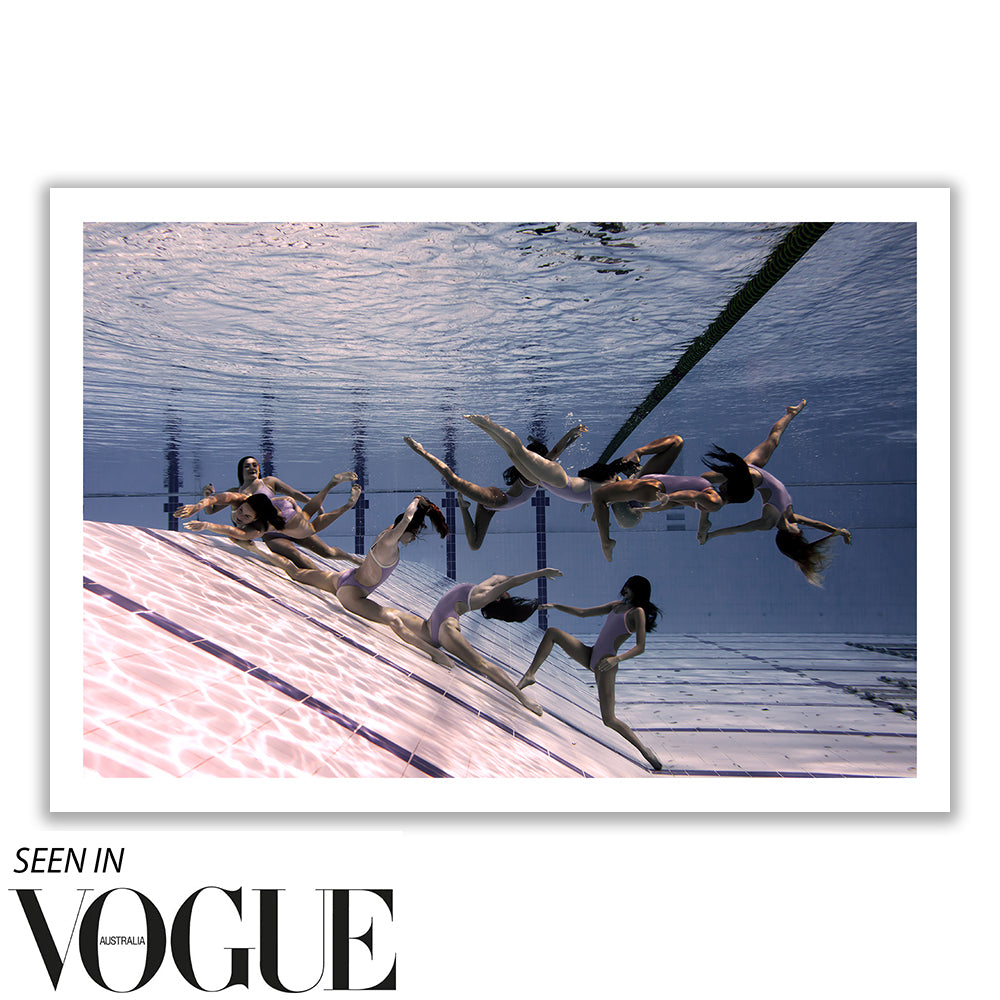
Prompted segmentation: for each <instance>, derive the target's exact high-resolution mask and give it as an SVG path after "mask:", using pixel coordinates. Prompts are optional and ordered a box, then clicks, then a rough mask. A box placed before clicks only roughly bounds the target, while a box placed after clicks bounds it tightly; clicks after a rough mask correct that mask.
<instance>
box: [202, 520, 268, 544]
mask: <svg viewBox="0 0 1000 1000" xmlns="http://www.w3.org/2000/svg"><path fill="white" fill-rule="evenodd" d="M184 527H185V528H186V529H187V530H188V531H211V532H212V533H213V534H216V535H225V536H226V537H227V538H232V539H233V540H234V541H237V542H252V541H254V540H255V539H258V538H260V536H261V535H262V534H263V532H260V531H253V530H250V529H245V528H234V527H231V526H230V525H228V524H210V523H209V522H208V521H188V523H187V524H185V525H184Z"/></svg>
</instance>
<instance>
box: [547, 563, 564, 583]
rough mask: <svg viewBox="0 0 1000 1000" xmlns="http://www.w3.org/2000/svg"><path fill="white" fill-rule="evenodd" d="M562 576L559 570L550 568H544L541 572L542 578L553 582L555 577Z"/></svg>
mask: <svg viewBox="0 0 1000 1000" xmlns="http://www.w3.org/2000/svg"><path fill="white" fill-rule="evenodd" d="M562 575H563V573H562V570H561V569H552V568H551V567H550V566H546V567H545V569H543V570H542V576H544V577H546V578H547V579H549V580H554V579H555V578H556V577H557V576H562Z"/></svg>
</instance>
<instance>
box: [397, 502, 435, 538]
mask: <svg viewBox="0 0 1000 1000" xmlns="http://www.w3.org/2000/svg"><path fill="white" fill-rule="evenodd" d="M417 499H418V500H419V501H420V502H419V503H418V504H417V509H416V510H415V511H414V512H413V517H412V518H411V519H410V523H409V524H408V525H407V527H406V530H407V531H409V532H410V533H411V534H412V535H413V536H414V537H416V536H417V535H419V534H420V532H421V531H423V530H424V528H426V527H427V521H428V520H429V521H430V522H431V525H432V527H433V528H434V530H435V531H436V532H437V533H438V534H439V535H440V536H441V537H442V538H447V537H448V521H447V520H446V519H445V516H444V514H443V513H442V512H441V508H440V507H438V506H437V504H433V503H431V501H430V500H428V499H427V497H425V496H418V497H417ZM405 514H406V511H405V510H404V511H403V513H402V514H399V515H397V517H396V520H395V521H393V522H392V523H393V526H395V525H397V524H399V522H400V521H402V520H403V517H404V516H405Z"/></svg>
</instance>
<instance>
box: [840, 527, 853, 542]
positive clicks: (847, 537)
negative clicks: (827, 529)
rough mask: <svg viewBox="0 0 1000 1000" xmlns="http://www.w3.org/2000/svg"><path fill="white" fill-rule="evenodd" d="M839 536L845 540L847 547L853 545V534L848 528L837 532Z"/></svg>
mask: <svg viewBox="0 0 1000 1000" xmlns="http://www.w3.org/2000/svg"><path fill="white" fill-rule="evenodd" d="M837 534H838V535H840V537H841V538H843V539H844V543H845V544H846V545H850V544H851V533H850V532H849V531H848V530H847V528H839V529H838V530H837Z"/></svg>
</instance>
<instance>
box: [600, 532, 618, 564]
mask: <svg viewBox="0 0 1000 1000" xmlns="http://www.w3.org/2000/svg"><path fill="white" fill-rule="evenodd" d="M615 545H616V542H615V540H614V539H613V538H612V539H609V540H608V541H607V542H601V549H602V550H603V551H604V558H605V559H607V561H608V562H611V555H612V553H613V552H614V551H615Z"/></svg>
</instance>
